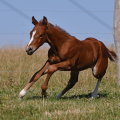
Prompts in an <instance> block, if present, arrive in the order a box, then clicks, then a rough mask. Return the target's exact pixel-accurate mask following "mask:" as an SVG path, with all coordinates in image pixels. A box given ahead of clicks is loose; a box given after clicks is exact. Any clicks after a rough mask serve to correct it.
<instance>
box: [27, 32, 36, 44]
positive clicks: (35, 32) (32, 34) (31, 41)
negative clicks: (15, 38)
mask: <svg viewBox="0 0 120 120" xmlns="http://www.w3.org/2000/svg"><path fill="white" fill-rule="evenodd" d="M35 33H36V30H35V31H33V33H32V37H31V39H30V42H29V43H28V46H29V45H30V44H31V42H32V41H33V38H34V35H35Z"/></svg>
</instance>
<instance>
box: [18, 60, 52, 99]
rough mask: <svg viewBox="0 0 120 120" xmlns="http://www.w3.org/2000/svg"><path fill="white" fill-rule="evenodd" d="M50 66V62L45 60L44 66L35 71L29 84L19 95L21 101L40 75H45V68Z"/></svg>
mask: <svg viewBox="0 0 120 120" xmlns="http://www.w3.org/2000/svg"><path fill="white" fill-rule="evenodd" d="M49 66H50V62H49V61H48V60H47V61H46V63H45V65H44V66H43V67H42V68H41V69H40V70H39V71H37V72H36V73H35V74H34V75H33V76H32V78H31V80H30V81H29V83H28V84H27V85H26V86H25V88H24V89H23V90H22V91H21V92H20V93H19V98H20V99H22V98H23V97H24V96H25V94H26V92H27V90H28V89H29V88H30V87H31V86H32V85H33V83H35V82H36V81H37V80H38V79H39V78H40V77H41V76H42V75H44V74H46V73H47V68H48V67H49Z"/></svg>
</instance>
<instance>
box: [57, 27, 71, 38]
mask: <svg viewBox="0 0 120 120" xmlns="http://www.w3.org/2000/svg"><path fill="white" fill-rule="evenodd" d="M55 28H57V29H59V30H60V31H62V32H64V33H65V34H67V35H69V36H71V35H70V34H69V33H68V32H67V31H65V30H64V29H63V28H61V27H59V26H57V25H56V26H55Z"/></svg>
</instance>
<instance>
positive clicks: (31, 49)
mask: <svg viewBox="0 0 120 120" xmlns="http://www.w3.org/2000/svg"><path fill="white" fill-rule="evenodd" d="M25 50H26V52H27V54H28V55H32V54H33V53H34V49H33V47H26V48H25Z"/></svg>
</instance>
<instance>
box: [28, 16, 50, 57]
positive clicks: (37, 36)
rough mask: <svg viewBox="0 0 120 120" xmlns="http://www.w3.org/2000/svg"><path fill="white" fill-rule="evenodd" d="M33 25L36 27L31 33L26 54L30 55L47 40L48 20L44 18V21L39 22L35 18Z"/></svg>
mask: <svg viewBox="0 0 120 120" xmlns="http://www.w3.org/2000/svg"><path fill="white" fill-rule="evenodd" d="M32 23H33V24H34V25H35V27H34V28H33V30H32V31H31V32H30V41H29V43H28V45H27V46H26V52H27V54H28V55H32V54H33V53H34V52H35V51H36V50H37V49H38V48H39V47H40V46H41V45H43V44H44V43H45V42H46V40H47V33H46V30H47V23H48V22H47V18H46V17H43V20H42V21H40V22H38V21H37V20H36V19H35V18H34V16H33V17H32Z"/></svg>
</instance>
